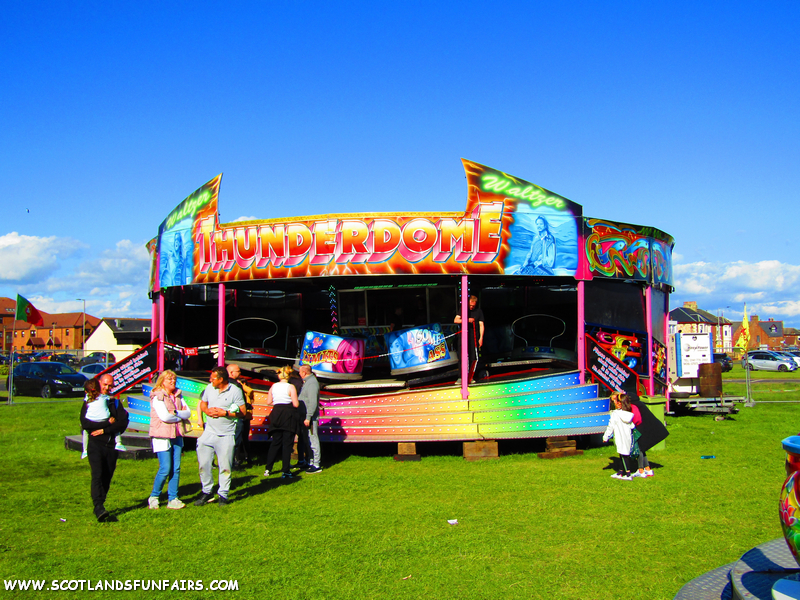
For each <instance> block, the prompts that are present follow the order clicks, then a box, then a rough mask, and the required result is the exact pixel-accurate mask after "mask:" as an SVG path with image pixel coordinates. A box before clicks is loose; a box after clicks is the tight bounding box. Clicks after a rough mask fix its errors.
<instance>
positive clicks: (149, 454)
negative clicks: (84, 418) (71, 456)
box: [64, 432, 156, 460]
mask: <svg viewBox="0 0 800 600" xmlns="http://www.w3.org/2000/svg"><path fill="white" fill-rule="evenodd" d="M122 444H123V445H124V446H125V451H121V452H120V453H119V458H123V459H133V460H144V459H148V458H155V456H156V455H155V454H154V453H153V448H152V446H151V445H150V436H148V435H146V434H143V433H135V432H131V433H123V434H122ZM64 448H65V449H67V450H77V451H78V452H81V451H82V450H83V435H82V434H80V433H79V434H77V435H67V436H64Z"/></svg>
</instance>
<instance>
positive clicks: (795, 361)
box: [773, 350, 800, 369]
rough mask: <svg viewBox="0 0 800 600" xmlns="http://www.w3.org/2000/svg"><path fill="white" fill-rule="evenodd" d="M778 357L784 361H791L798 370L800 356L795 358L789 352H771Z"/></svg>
mask: <svg viewBox="0 0 800 600" xmlns="http://www.w3.org/2000/svg"><path fill="white" fill-rule="evenodd" d="M773 352H775V354H777V355H778V356H783V357H784V358H785V359H786V360H791V361H792V362H794V364H795V365H796V366H797V368H799V369H800V356H795V355H794V354H792V353H791V352H787V351H785V350H773Z"/></svg>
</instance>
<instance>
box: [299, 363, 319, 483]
mask: <svg viewBox="0 0 800 600" xmlns="http://www.w3.org/2000/svg"><path fill="white" fill-rule="evenodd" d="M299 371H300V377H302V378H303V388H302V389H301V390H300V395H299V396H298V398H297V399H298V401H299V402H300V406H301V407H304V409H305V417H304V419H303V432H304V435H302V436H301V438H305V440H306V443H307V444H308V448H309V450H310V453H309V455H308V456H307V458H306V461H307V462H308V467H306V473H312V474H313V473H319V472H320V471H322V467H321V466H320V464H319V463H320V459H321V458H322V449H321V448H320V444H319V381H317V377H316V375H314V373H313V372H312V371H311V365H300V369H299ZM301 413H302V411H301Z"/></svg>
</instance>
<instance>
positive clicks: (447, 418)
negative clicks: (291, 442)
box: [319, 412, 473, 429]
mask: <svg viewBox="0 0 800 600" xmlns="http://www.w3.org/2000/svg"><path fill="white" fill-rule="evenodd" d="M472 422H473V420H472V413H470V412H462V413H455V414H436V415H420V414H415V415H404V416H375V417H350V418H344V419H342V418H339V417H335V418H333V419H330V418H325V417H323V418H321V419H320V420H319V426H320V427H332V428H336V427H339V428H343V429H350V428H351V427H388V426H392V427H407V426H411V425H445V424H471V423H472Z"/></svg>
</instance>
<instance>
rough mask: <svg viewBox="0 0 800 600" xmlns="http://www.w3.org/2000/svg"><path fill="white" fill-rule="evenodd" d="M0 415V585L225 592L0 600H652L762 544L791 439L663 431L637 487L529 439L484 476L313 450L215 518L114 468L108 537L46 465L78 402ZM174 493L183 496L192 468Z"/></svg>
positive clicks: (439, 451) (701, 422) (252, 482)
mask: <svg viewBox="0 0 800 600" xmlns="http://www.w3.org/2000/svg"><path fill="white" fill-rule="evenodd" d="M730 385H731V386H732V385H734V384H730ZM759 385H761V384H759ZM728 387H729V385H728V384H726V388H725V390H726V391H728ZM760 393H761V392H760V391H759V394H760ZM774 393H775V392H770V394H774ZM764 395H766V392H765V393H764ZM782 399H790V400H800V393H797V392H795V393H782ZM1 400H2V397H1V396H0V452H1V453H2V456H3V462H4V467H3V474H4V477H3V482H4V485H3V486H2V487H0V514H1V515H2V518H0V573H2V577H3V579H4V580H9V579H45V580H47V582H48V584H49V583H50V581H51V580H54V579H56V580H59V581H60V580H65V579H67V580H68V579H86V580H91V581H92V582H93V584H92V585H94V584H95V583H96V581H97V580H120V581H124V580H134V579H139V580H145V579H146V580H151V579H153V580H161V579H167V580H170V581H173V580H202V582H203V585H204V586H206V587H208V586H209V585H210V583H211V582H212V581H213V580H236V581H237V582H238V591H234V592H231V591H228V592H211V591H208V590H204V591H202V592H186V591H184V592H177V591H173V592H170V591H156V592H150V591H148V592H142V591H130V592H125V591H123V592H116V593H113V594H112V593H110V592H101V593H99V594H98V593H97V592H89V591H83V592H81V591H75V592H69V591H67V592H58V593H55V592H32V591H27V592H11V591H6V590H5V588H2V589H3V592H2V594H3V596H4V597H9V598H11V597H20V598H23V597H24V598H36V597H58V598H85V597H87V596H93V597H107V596H113V597H119V598H161V597H164V598H168V597H173V596H176V597H180V598H209V597H212V598H213V597H219V598H287V599H294V598H308V599H315V600H316V599H324V598H376V599H378V598H380V599H383V598H409V599H411V598H414V599H416V598H431V599H440V598H476V599H479V598H480V599H485V598H490V599H491V598H498V599H500V598H598V599H600V598H613V599H618V598H623V599H626V598H643V599H645V598H646V599H658V598H672V597H673V596H674V595H675V594H676V593H677V592H678V590H679V589H680V587H681V586H682V585H683V584H685V583H686V582H688V581H689V580H691V579H693V578H694V577H697V576H698V575H700V574H702V573H704V572H706V571H709V570H711V569H714V568H716V567H719V566H721V565H723V564H726V563H729V562H731V561H734V560H736V559H737V558H739V557H740V556H741V554H742V553H744V552H745V551H747V550H748V549H750V548H751V547H753V546H755V545H757V544H760V543H762V542H765V541H768V540H772V539H775V538H777V537H780V536H781V530H780V524H779V521H778V495H779V492H780V486H781V484H782V482H783V480H784V468H783V460H784V453H783V451H782V450H781V445H780V442H781V440H782V439H783V438H784V437H786V436H788V435H793V434H795V433H797V431H798V429H800V420H798V418H797V413H798V406H797V405H795V404H784V403H775V404H769V403H758V404H756V406H755V407H754V408H742V409H741V411H740V412H739V414H738V415H735V416H734V418H733V419H731V420H726V421H721V422H717V421H715V420H714V419H713V417H711V416H685V417H671V418H669V419H668V421H667V422H668V427H669V430H670V433H671V435H670V437H669V438H668V440H667V447H666V449H665V450H661V451H654V452H651V456H650V460H651V462H652V463H653V464H654V467H655V472H656V476H655V477H653V478H650V479H646V480H641V479H637V480H634V481H632V482H624V481H618V480H614V479H611V478H610V475H611V473H613V470H612V468H611V458H612V457H613V456H615V453H614V451H613V447H611V446H603V447H596V448H590V449H588V450H587V451H586V453H585V454H584V455H583V456H579V457H571V458H563V459H558V460H541V459H539V458H537V456H536V454H535V450H537V449H540V446H541V441H529V442H520V441H516V442H501V443H500V452H501V455H502V456H501V458H500V460H495V461H485V462H467V461H465V460H463V458H461V456H460V444H434V443H430V444H419V445H418V449H419V450H420V451H421V453H422V454H423V459H422V461H421V462H418V463H413V462H395V461H394V460H392V458H391V456H392V454H394V452H395V451H396V445H392V444H385V445H366V446H363V445H358V446H357V445H324V446H323V453H324V454H325V456H324V458H323V465H324V466H325V470H324V471H323V472H322V473H320V474H318V475H305V476H303V477H302V478H300V479H299V480H296V481H294V482H292V483H288V484H281V483H280V480H279V479H276V478H275V477H274V476H273V477H272V478H269V479H267V480H264V479H263V478H262V477H261V474H262V472H263V466H262V465H257V466H253V467H250V468H248V469H247V470H246V471H244V472H241V473H237V474H236V476H235V477H234V487H233V491H232V494H231V498H232V499H233V503H232V504H231V505H230V506H228V507H220V506H216V505H208V506H204V507H195V506H191V505H189V506H187V507H186V508H185V509H183V510H180V511H171V510H167V509H166V508H165V507H163V505H162V508H161V509H160V510H159V511H151V510H148V509H147V508H146V505H145V500H146V498H147V496H148V495H149V490H150V488H151V486H152V481H153V477H154V475H155V471H156V468H157V463H156V461H155V460H147V461H127V460H126V461H122V460H121V461H119V463H118V467H117V472H116V475H115V479H114V483H113V484H112V489H111V493H110V495H109V499H108V502H107V505H106V506H107V508H109V510H111V511H112V513H113V514H115V516H116V517H117V519H118V521H117V522H114V523H105V524H98V523H97V522H95V521H94V519H93V516H92V512H91V501H90V498H89V465H88V464H87V462H86V461H85V460H84V461H81V460H80V458H79V453H78V452H74V451H68V450H65V449H64V436H65V435H68V434H75V433H78V430H79V423H78V412H79V406H80V402H79V401H77V400H76V401H64V402H56V403H52V402H50V403H44V402H32V403H29V404H24V403H23V402H24V401H27V400H33V399H28V398H18V401H19V402H20V403H19V404H17V405H15V406H6V404H5V403H4V402H2V401H1ZM702 455H715V456H716V458H715V459H705V460H704V459H701V458H700V457H701V456H702ZM181 481H182V485H181V497H182V498H183V499H184V501H187V502H189V501H191V500H194V499H195V497H196V496H197V494H198V493H199V482H198V481H199V480H198V469H197V461H196V458H195V455H194V452H187V453H186V454H185V455H184V462H183V470H182V477H181ZM448 519H457V520H458V525H449V524H448V523H447V520H448Z"/></svg>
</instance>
